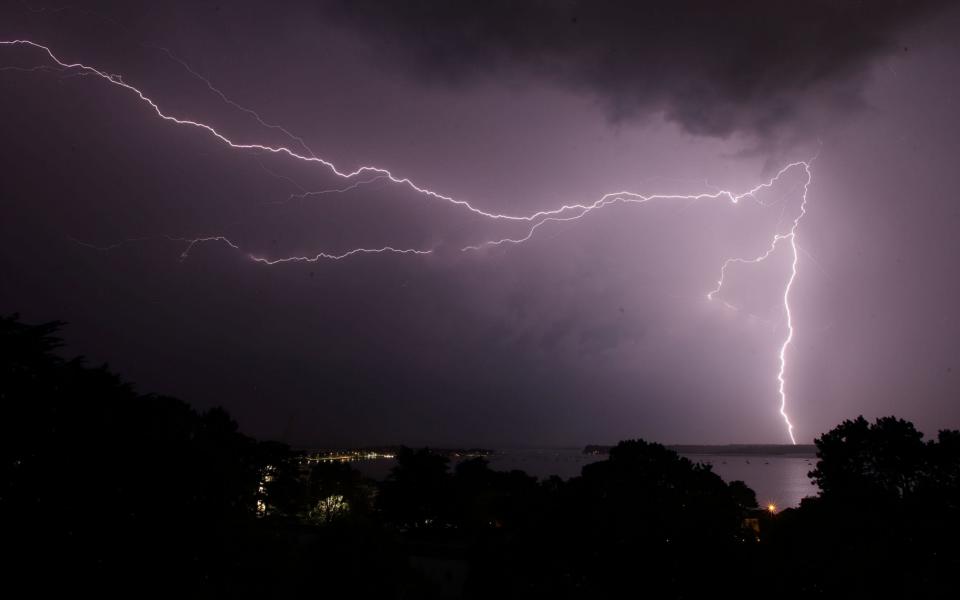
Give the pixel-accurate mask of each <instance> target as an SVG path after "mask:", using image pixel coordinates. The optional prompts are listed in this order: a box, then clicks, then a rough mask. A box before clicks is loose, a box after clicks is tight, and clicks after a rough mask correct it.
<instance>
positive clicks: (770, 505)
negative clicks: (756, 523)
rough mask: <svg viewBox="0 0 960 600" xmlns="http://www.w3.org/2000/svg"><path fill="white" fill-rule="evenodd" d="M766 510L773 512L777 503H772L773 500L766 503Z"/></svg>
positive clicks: (775, 510)
mask: <svg viewBox="0 0 960 600" xmlns="http://www.w3.org/2000/svg"><path fill="white" fill-rule="evenodd" d="M767 512H769V513H770V514H771V515H772V514H774V513H775V512H777V505H776V504H774V503H773V502H771V503H770V504H768V505H767Z"/></svg>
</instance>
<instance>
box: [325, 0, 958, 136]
mask: <svg viewBox="0 0 960 600" xmlns="http://www.w3.org/2000/svg"><path fill="white" fill-rule="evenodd" d="M946 4H947V3H946V2H943V1H942V0H919V1H911V2H904V1H899V0H879V1H875V2H869V3H866V5H865V4H864V3H863V2H852V1H839V2H838V1H833V0H813V1H810V2H790V3H785V2H768V1H758V0H737V1H733V2H713V1H710V0H679V1H674V2H649V1H645V2H630V1H622V0H602V1H595V0H590V1H577V0H568V1H553V0H531V1H525V2H511V1H508V0H485V1H482V2H446V1H442V0H419V1H414V2H393V1H391V0H377V1H374V2H364V3H357V2H350V1H345V0H337V1H334V2H330V3H324V4H322V11H323V12H324V14H325V16H326V17H328V18H330V19H332V20H333V21H334V22H336V23H337V24H340V25H346V26H349V27H352V28H353V29H355V30H356V31H358V32H361V33H362V34H364V35H365V37H366V39H367V40H368V42H369V44H371V46H372V47H373V49H374V51H375V52H376V53H377V55H378V58H379V59H380V60H381V61H383V64H384V65H385V66H386V67H388V68H391V69H392V68H396V67H397V66H399V67H400V68H401V69H402V70H403V71H404V72H406V73H408V74H410V75H412V76H414V77H416V78H418V79H420V80H423V81H427V82H432V83H441V84H450V85H455V86H460V85H469V84H473V83H478V82H482V81H486V80H505V81H507V82H521V81H530V80H531V79H533V80H543V81H548V82H552V83H554V84H556V85H558V86H561V87H564V88H567V89H572V90H575V91H579V92H586V93H589V94H592V95H595V96H596V98H597V99H598V100H599V101H600V102H601V103H602V105H603V107H604V108H605V110H606V112H607V114H608V116H609V117H610V118H611V119H612V120H614V121H620V120H625V119H635V118H640V117H644V116H646V115H649V114H656V113H661V114H662V115H663V116H664V117H665V118H666V119H668V120H670V121H673V122H675V123H677V124H679V125H680V126H681V127H682V128H683V129H684V130H686V131H688V132H690V133H693V134H697V135H705V136H720V137H726V136H729V135H731V134H735V133H743V134H747V135H753V136H760V137H769V136H771V135H775V134H777V133H782V132H783V131H784V129H794V130H795V129H796V127H797V126H798V125H799V124H800V123H799V122H800V121H804V120H806V119H808V118H809V116H810V115H809V112H810V111H811V109H812V110H813V111H820V112H826V113H828V114H835V113H836V112H837V111H840V112H845V111H849V110H852V109H856V108H858V107H860V106H862V104H863V98H862V90H863V85H864V82H865V79H866V77H867V76H868V74H869V66H870V65H871V63H872V62H873V61H874V60H875V59H877V58H879V57H882V56H885V55H888V54H890V53H896V52H904V51H907V50H908V49H907V48H905V47H903V46H902V45H901V44H900V43H899V42H898V34H899V33H900V32H901V31H902V30H903V29H904V28H905V27H907V26H909V25H910V24H911V23H912V22H914V21H916V20H917V19H920V18H923V17H927V16H930V15H931V14H933V13H935V12H936V10H937V9H938V8H941V7H942V6H944V5H946ZM791 133H795V132H791Z"/></svg>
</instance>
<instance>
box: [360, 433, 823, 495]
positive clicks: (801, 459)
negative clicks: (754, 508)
mask: <svg viewBox="0 0 960 600" xmlns="http://www.w3.org/2000/svg"><path fill="white" fill-rule="evenodd" d="M678 451H679V453H680V454H681V455H682V456H685V457H686V458H688V459H690V460H692V461H694V462H699V463H703V464H707V465H710V467H711V468H712V469H713V472H714V473H716V474H717V475H719V476H720V477H722V478H723V479H724V480H726V481H733V480H740V481H743V482H744V483H746V484H747V485H748V486H750V488H751V489H753V491H754V492H756V494H757V502H758V503H759V504H760V505H761V506H768V505H771V504H772V505H774V506H776V507H777V509H778V510H779V509H783V508H791V507H797V506H799V505H800V500H801V499H803V498H804V497H806V496H816V495H817V491H818V488H817V486H816V485H815V484H814V483H813V482H812V481H811V480H810V478H809V477H808V476H807V473H808V472H810V471H812V470H813V468H814V467H815V466H816V458H815V456H814V454H813V450H812V448H810V447H804V448H800V449H799V450H796V451H794V450H792V449H789V450H788V448H787V447H782V446H749V447H748V446H696V447H688V449H687V450H686V451H685V450H684V449H683V448H678ZM486 458H487V460H488V461H489V462H490V467H491V468H493V469H497V470H501V471H511V470H513V469H519V470H521V471H524V472H526V473H528V474H530V475H534V476H536V477H539V478H542V479H545V478H547V477H550V476H552V475H556V476H558V477H561V478H563V479H568V478H570V477H575V476H577V475H579V474H580V469H582V468H583V466H584V465H587V464H590V463H592V462H595V461H598V460H605V459H606V458H607V457H606V455H604V454H586V453H584V452H583V448H507V449H500V450H495V451H494V452H493V453H492V454H491V455H489V456H487V457H486ZM452 462H455V461H452ZM351 464H352V465H353V466H354V467H355V468H356V469H358V470H359V471H360V472H361V473H363V474H364V475H365V476H367V477H371V478H373V479H377V480H381V479H384V478H385V477H387V475H389V473H390V470H391V469H392V468H393V466H394V465H395V464H396V461H394V460H392V459H373V460H360V461H356V462H353V463H351Z"/></svg>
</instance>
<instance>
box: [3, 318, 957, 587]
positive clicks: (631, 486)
mask: <svg viewBox="0 0 960 600" xmlns="http://www.w3.org/2000/svg"><path fill="white" fill-rule="evenodd" d="M60 326H61V324H60V323H47V324H43V325H26V324H23V323H21V322H20V321H19V320H18V319H17V318H16V317H12V318H0V401H2V403H3V410H4V415H5V418H4V419H3V420H2V421H0V423H2V425H0V428H2V429H0V435H2V439H0V531H2V532H3V540H4V542H5V545H6V547H7V548H8V550H10V551H11V552H8V556H9V558H8V559H7V560H6V562H4V563H3V575H4V581H5V583H6V585H7V586H8V588H10V589H18V588H22V589H29V590H31V595H43V594H45V593H50V592H62V591H67V590H69V591H83V592H96V593H97V594H98V595H101V596H102V595H107V596H124V597H128V596H134V597H138V596H143V595H155V594H164V595H176V596H209V597H236V596H239V597H247V596H257V597H276V598H290V597H300V596H327V595H339V594H349V595H351V596H354V597H377V598H431V597H470V598H490V597H501V598H510V597H523V598H541V597H559V598H606V597H619V596H621V595H625V593H626V594H629V595H630V596H631V597H632V596H648V597H652V598H701V597H718V596H726V595H733V594H735V595H736V596H738V597H754V596H756V597H759V596H761V595H762V596H764V597H767V596H775V597H787V598H793V597H797V598H800V597H803V598H809V597H824V598H833V597H841V596H842V597H848V598H849V597H852V598H860V597H864V598H866V597H870V598H876V597H904V598H913V597H944V596H949V595H950V592H951V591H952V590H951V589H950V587H951V586H952V582H953V579H954V576H955V573H956V572H958V570H960V552H958V551H957V549H956V543H955V541H956V539H957V535H958V534H960V432H957V431H941V432H940V433H939V435H938V436H937V439H936V440H931V441H924V439H923V435H922V434H921V433H920V432H918V431H916V429H915V428H914V426H913V425H912V424H911V423H909V422H906V421H903V420H899V419H896V418H893V417H888V418H883V419H878V420H877V421H876V422H875V423H873V424H871V423H868V422H867V421H866V420H865V419H863V418H862V417H860V418H858V419H856V420H854V421H845V422H844V423H842V424H840V425H839V426H837V427H836V428H835V429H833V430H832V431H830V432H828V433H826V434H824V435H823V436H821V437H820V438H819V439H818V440H816V445H817V451H818V458H819V461H818V463H817V466H816V469H815V470H814V471H812V472H811V473H810V475H811V477H812V478H813V479H814V480H815V481H816V482H817V483H818V484H819V486H820V489H821V490H822V492H821V494H820V496H819V497H817V498H808V499H806V500H805V501H804V502H803V504H802V505H801V507H800V508H799V509H788V510H786V511H784V512H782V513H780V514H778V515H775V516H771V515H765V514H764V513H763V512H762V511H760V510H759V509H758V508H757V506H756V496H755V494H754V493H753V491H752V490H751V489H750V488H749V487H747V486H746V485H745V484H744V483H743V482H740V481H734V482H731V483H729V484H728V483H725V482H724V481H723V480H722V479H721V478H720V477H719V476H717V475H716V474H715V473H713V472H712V471H711V469H710V467H709V466H705V465H702V464H698V463H693V462H691V461H689V460H687V459H686V458H683V457H681V456H679V455H678V454H677V453H676V452H674V451H672V450H669V449H667V448H665V447H664V446H661V445H659V444H652V443H647V442H645V441H642V440H629V441H624V442H620V443H619V444H618V445H617V446H615V447H614V448H612V449H611V450H610V454H609V458H608V459H607V460H604V461H600V462H596V463H592V464H590V465H588V466H586V467H584V469H583V470H582V474H581V475H580V476H579V477H574V478H572V479H570V480H568V481H563V480H561V479H559V478H556V477H553V478H550V479H547V480H544V481H538V480H537V479H536V478H534V477H530V476H529V475H527V474H525V473H523V472H521V471H511V472H501V471H494V470H492V469H491V468H490V466H489V464H488V463H487V461H486V460H485V459H483V458H472V459H465V460H460V461H459V462H458V463H457V464H456V465H455V467H454V468H453V469H452V470H451V468H450V461H449V459H448V458H447V457H446V456H445V455H443V454H440V453H437V452H431V451H430V450H428V449H419V450H412V449H409V448H401V449H400V450H399V451H398V454H397V464H396V467H395V468H394V469H393V471H392V473H391V474H390V476H389V477H388V479H387V480H386V481H384V482H381V483H380V484H376V483H374V482H372V481H369V480H366V479H364V478H363V477H361V476H360V474H359V473H358V472H357V471H356V470H355V469H353V468H351V467H350V466H349V465H348V464H346V463H336V462H311V461H309V460H307V457H305V456H304V455H302V454H300V453H298V452H295V451H293V450H291V449H290V448H289V447H287V446H286V445H284V444H279V443H276V442H258V441H256V440H253V439H252V438H249V437H247V436H245V435H243V434H242V433H240V432H239V431H238V429H237V424H236V423H235V422H234V421H233V420H232V419H231V418H230V416H229V415H228V414H227V413H226V411H224V410H223V409H219V408H215V409H211V410H208V411H206V412H202V413H201V412H197V411H195V410H193V409H191V408H190V407H189V406H187V405H186V404H184V403H183V402H181V401H179V400H176V399H173V398H166V397H159V396H151V395H142V394H138V393H136V392H135V391H134V390H133V389H132V388H131V387H130V386H129V385H128V384H126V383H124V382H122V381H121V380H120V379H119V378H117V377H116V376H115V375H113V374H111V373H110V372H109V371H108V370H107V369H106V368H89V367H87V366H85V365H84V363H83V361H82V360H81V359H73V360H65V359H63V358H61V357H60V356H59V355H58V354H57V350H58V348H59V347H60V340H59V339H58V338H57V337H56V334H57V331H58V329H59V328H60ZM758 524H759V537H758V533H757V529H755V528H754V527H756V526H757V525H758ZM747 525H752V526H753V527H747Z"/></svg>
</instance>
